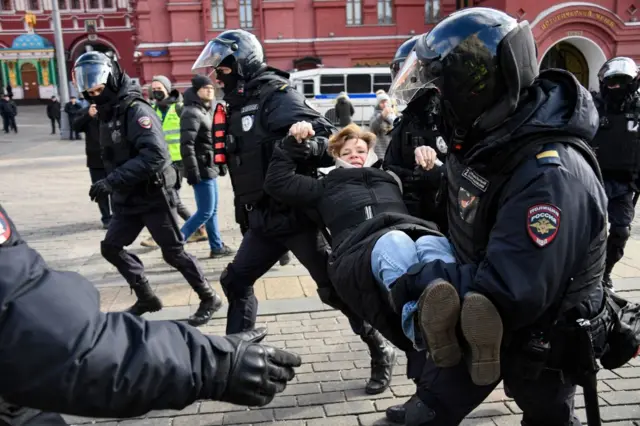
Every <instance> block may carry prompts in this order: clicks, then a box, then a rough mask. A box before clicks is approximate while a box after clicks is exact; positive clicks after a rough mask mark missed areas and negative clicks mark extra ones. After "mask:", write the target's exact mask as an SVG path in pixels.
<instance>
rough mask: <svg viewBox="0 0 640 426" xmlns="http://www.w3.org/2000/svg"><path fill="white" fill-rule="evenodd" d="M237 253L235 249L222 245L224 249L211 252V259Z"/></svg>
mask: <svg viewBox="0 0 640 426" xmlns="http://www.w3.org/2000/svg"><path fill="white" fill-rule="evenodd" d="M235 252H236V251H235V250H234V249H232V248H231V247H229V246H228V245H226V244H224V243H222V247H220V248H219V249H215V250H211V251H210V252H209V258H211V259H216V258H218V257H225V256H231V255H232V254H234V253H235Z"/></svg>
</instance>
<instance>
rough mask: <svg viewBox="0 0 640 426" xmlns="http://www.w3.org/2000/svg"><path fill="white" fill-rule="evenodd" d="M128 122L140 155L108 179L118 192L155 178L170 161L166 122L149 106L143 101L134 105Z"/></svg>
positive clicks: (128, 131) (116, 170) (132, 138)
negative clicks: (165, 137) (163, 130)
mask: <svg viewBox="0 0 640 426" xmlns="http://www.w3.org/2000/svg"><path fill="white" fill-rule="evenodd" d="M126 123H127V132H126V137H127V139H128V140H129V141H130V143H131V144H132V145H133V148H134V149H135V151H136V152H137V154H138V155H136V156H135V157H133V158H131V159H130V160H129V161H127V162H126V163H124V164H123V165H121V166H119V167H117V168H116V169H115V170H113V171H112V172H111V173H109V176H107V180H108V182H109V184H111V186H112V187H113V188H115V189H118V188H126V187H131V186H135V185H136V184H138V183H140V182H144V181H146V180H148V179H150V178H152V177H153V176H154V175H155V174H156V173H159V172H161V171H162V170H163V169H164V168H165V167H166V166H167V164H168V163H169V161H170V156H169V149H168V148H167V144H166V142H165V140H164V133H163V132H162V123H160V119H159V118H158V115H157V114H156V113H155V112H154V111H153V109H151V107H150V106H149V105H147V104H144V103H142V102H136V103H134V104H133V105H131V106H130V107H129V109H128V111H127V120H126Z"/></svg>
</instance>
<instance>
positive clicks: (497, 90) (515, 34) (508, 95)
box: [401, 7, 539, 141]
mask: <svg viewBox="0 0 640 426" xmlns="http://www.w3.org/2000/svg"><path fill="white" fill-rule="evenodd" d="M415 52H416V56H417V59H418V66H417V67H416V69H417V72H418V78H420V79H422V80H424V85H425V86H430V85H434V86H435V87H437V88H438V90H439V92H440V96H441V102H442V118H443V121H444V124H445V126H446V127H447V128H448V129H449V131H448V133H449V134H450V136H461V140H462V141H464V135H466V134H467V133H468V132H469V131H472V130H473V131H474V132H475V131H480V132H484V131H488V130H490V129H492V128H494V127H496V126H498V125H500V124H501V123H502V122H504V120H505V119H506V118H507V117H508V116H509V115H510V114H511V113H512V112H513V111H515V109H516V106H517V104H518V100H519V97H520V91H521V89H523V88H525V87H528V86H530V85H531V84H532V83H533V81H534V80H535V78H536V77H537V75H538V73H539V68H538V61H537V49H536V45H535V41H534V38H533V34H532V33H531V28H530V27H529V23H528V22H527V21H523V22H520V23H518V22H517V21H516V20H515V19H514V18H512V17H511V16H509V15H507V14H506V13H504V12H502V11H499V10H495V9H489V8H484V7H472V8H468V9H464V10H461V11H458V12H455V13H453V14H451V15H449V16H448V17H447V18H445V19H444V20H442V21H441V22H440V23H438V24H437V25H436V26H435V27H434V28H433V29H432V30H431V31H430V32H429V33H428V34H427V35H424V36H421V37H420V38H419V39H418V41H417V43H416V46H415ZM407 66H410V64H406V65H405V67H407ZM401 73H402V74H403V76H405V77H406V74H407V73H406V71H405V70H401ZM452 132H454V133H452ZM459 141H460V140H459Z"/></svg>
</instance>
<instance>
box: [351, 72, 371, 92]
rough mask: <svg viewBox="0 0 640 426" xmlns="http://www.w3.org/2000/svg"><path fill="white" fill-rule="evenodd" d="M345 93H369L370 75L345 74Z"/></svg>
mask: <svg viewBox="0 0 640 426" xmlns="http://www.w3.org/2000/svg"><path fill="white" fill-rule="evenodd" d="M347 93H371V75H370V74H347Z"/></svg>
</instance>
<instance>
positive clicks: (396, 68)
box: [389, 61, 404, 80]
mask: <svg viewBox="0 0 640 426" xmlns="http://www.w3.org/2000/svg"><path fill="white" fill-rule="evenodd" d="M403 65H404V61H397V62H393V63H392V64H391V65H390V66H389V69H391V80H394V79H395V78H396V76H397V75H398V73H399V72H400V70H401V69H402V66H403Z"/></svg>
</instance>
